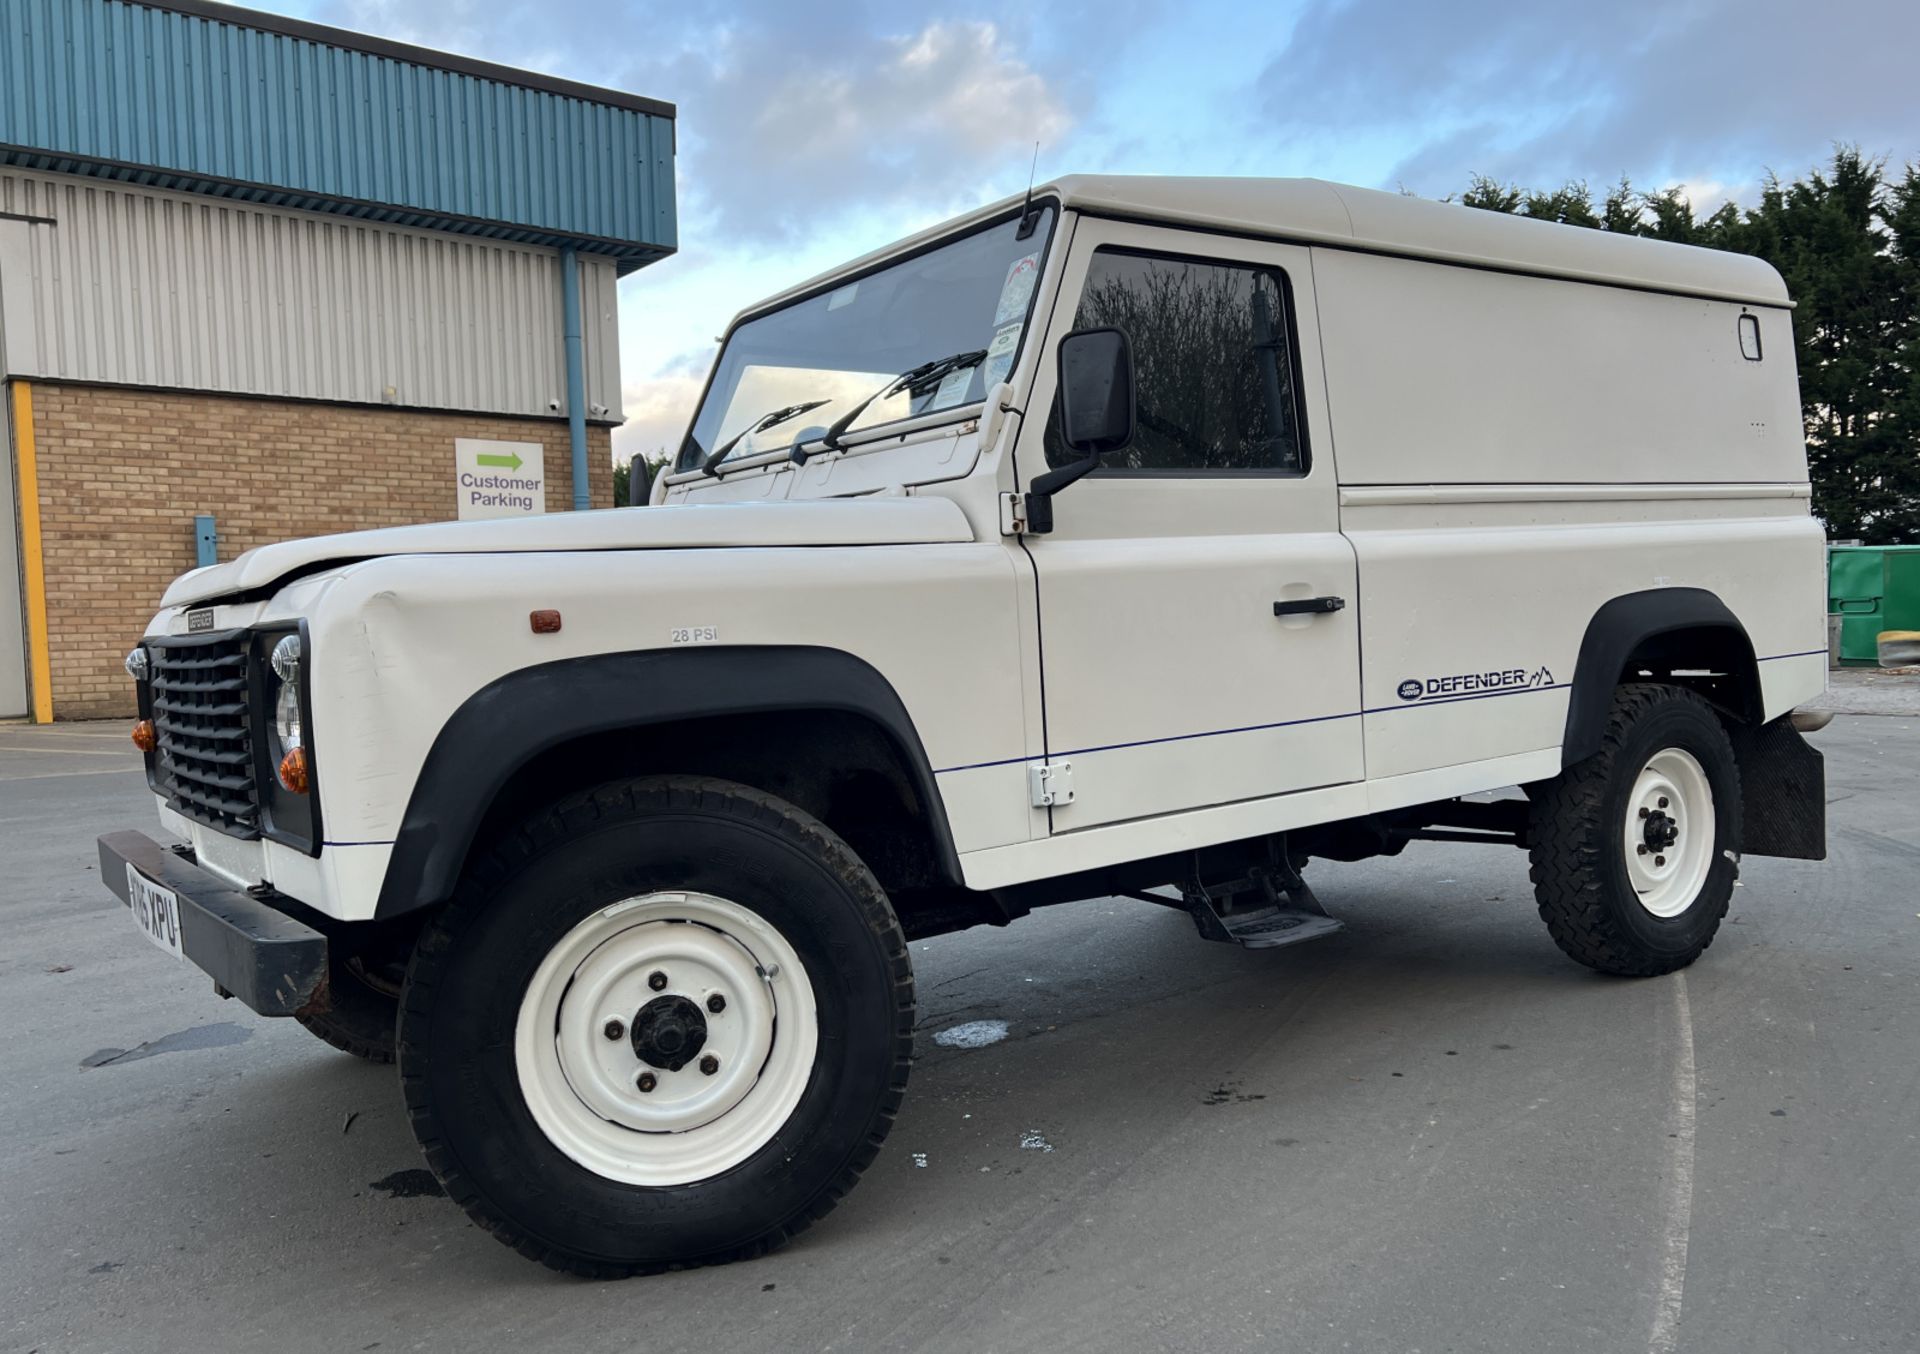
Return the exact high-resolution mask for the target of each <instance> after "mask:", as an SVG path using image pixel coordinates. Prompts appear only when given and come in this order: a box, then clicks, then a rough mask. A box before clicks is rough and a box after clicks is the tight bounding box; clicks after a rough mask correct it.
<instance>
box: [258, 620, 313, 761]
mask: <svg viewBox="0 0 1920 1354" xmlns="http://www.w3.org/2000/svg"><path fill="white" fill-rule="evenodd" d="M303 657H304V653H303V650H302V646H301V644H300V636H298V635H282V636H281V637H280V639H279V640H278V642H276V643H275V644H274V646H273V652H272V653H271V654H270V655H269V656H268V659H267V666H268V667H270V668H271V669H273V680H274V681H275V682H277V683H278V688H277V689H276V690H275V691H274V693H273V739H272V746H271V747H270V748H269V749H268V751H269V752H270V753H271V755H272V763H273V770H274V775H275V777H276V778H277V779H278V780H279V782H280V788H281V789H283V790H286V791H287V792H288V793H290V794H296V795H304V794H306V793H307V790H308V788H309V784H310V772H309V771H308V763H307V752H306V746H305V744H306V729H305V728H304V727H303V720H302V718H301V713H300V661H301V659H302V658H303Z"/></svg>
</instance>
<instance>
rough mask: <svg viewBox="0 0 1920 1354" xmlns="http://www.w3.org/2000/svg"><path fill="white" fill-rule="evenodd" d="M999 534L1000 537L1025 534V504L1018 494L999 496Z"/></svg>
mask: <svg viewBox="0 0 1920 1354" xmlns="http://www.w3.org/2000/svg"><path fill="white" fill-rule="evenodd" d="M1000 534H1001V535H1002V536H1024V535H1026V534H1027V510H1026V502H1025V500H1024V499H1023V498H1022V497H1021V496H1020V495H1019V494H1002V495H1000Z"/></svg>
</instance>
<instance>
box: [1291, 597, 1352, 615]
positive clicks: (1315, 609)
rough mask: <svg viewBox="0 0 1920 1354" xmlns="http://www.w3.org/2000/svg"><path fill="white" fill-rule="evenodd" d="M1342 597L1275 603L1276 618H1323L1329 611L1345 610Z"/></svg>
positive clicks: (1345, 601) (1344, 599)
mask: <svg viewBox="0 0 1920 1354" xmlns="http://www.w3.org/2000/svg"><path fill="white" fill-rule="evenodd" d="M1346 606H1347V599H1346V598H1344V597H1302V598H1299V599H1297V600H1295V601H1291V602H1275V603H1274V604H1273V614H1274V615H1276V616H1324V615H1326V614H1327V613H1328V612H1330V611H1344V610H1346Z"/></svg>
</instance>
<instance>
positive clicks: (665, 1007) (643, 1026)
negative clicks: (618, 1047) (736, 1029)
mask: <svg viewBox="0 0 1920 1354" xmlns="http://www.w3.org/2000/svg"><path fill="white" fill-rule="evenodd" d="M706 1043H707V1018H706V1016H705V1015H704V1014H703V1013H702V1012H701V1010H700V1008H699V1007H698V1006H695V1005H694V1004H693V1003H692V1002H690V1001H688V1000H687V999H686V998H685V997H682V996H679V995H677V994H675V995H672V996H665V997H655V998H654V999H653V1000H652V1001H650V1002H648V1003H647V1004H646V1005H645V1006H642V1007H641V1008H640V1013H639V1014H638V1015H636V1016H634V1018H633V1056H634V1057H636V1058H638V1059H640V1061H641V1062H643V1063H646V1064H647V1065H648V1066H649V1067H657V1068H659V1069H660V1070H662V1071H663V1072H678V1071H679V1070H680V1069H681V1068H683V1067H685V1066H686V1065H687V1064H688V1063H690V1062H692V1061H693V1060H694V1059H695V1058H696V1057H698V1056H699V1054H700V1050H701V1049H702V1048H704V1047H706Z"/></svg>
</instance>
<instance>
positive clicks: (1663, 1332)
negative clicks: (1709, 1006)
mask: <svg viewBox="0 0 1920 1354" xmlns="http://www.w3.org/2000/svg"><path fill="white" fill-rule="evenodd" d="M1673 1013H1674V1018H1675V1020H1676V1021H1677V1022H1678V1024H1679V1029H1680V1046H1679V1048H1678V1049H1677V1050H1676V1051H1675V1054H1674V1059H1673V1103H1672V1105H1671V1106H1670V1107H1669V1110H1668V1115H1667V1140H1668V1141H1669V1142H1670V1143H1671V1144H1672V1146H1671V1149H1670V1151H1669V1153H1668V1159H1667V1175H1666V1179H1665V1180H1664V1181H1663V1182H1662V1185H1661V1190H1660V1214H1661V1218H1662V1220H1663V1235H1662V1236H1661V1246H1660V1296H1659V1301H1658V1302H1657V1303H1656V1305H1655V1307H1654V1313H1653V1330H1652V1331H1651V1333H1649V1335H1648V1337H1647V1349H1648V1351H1649V1354H1673V1351H1674V1349H1675V1348H1676V1346H1677V1344H1678V1341H1679V1338H1680V1299H1681V1295H1682V1293H1683V1292H1684V1291H1685V1289H1686V1286H1687V1236H1688V1234H1689V1233H1690V1232H1691V1231H1692V1229H1693V1132H1694V1111H1695V1104H1696V1097H1697V1094H1698V1091H1697V1087H1696V1085H1695V1082H1694V1074H1693V1007H1692V1006H1691V1005H1690V1004H1689V1003H1688V1001H1687V975H1686V974H1685V973H1676V974H1674V984H1673Z"/></svg>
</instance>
